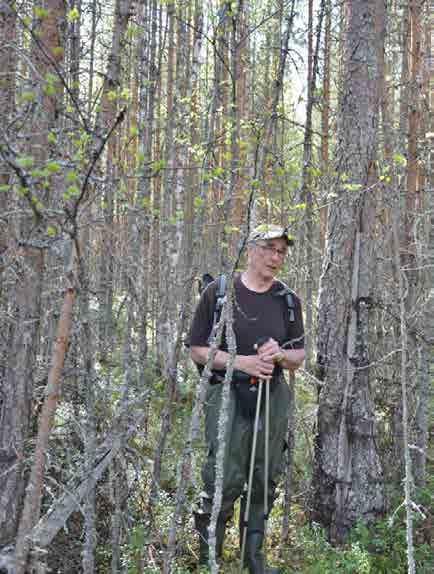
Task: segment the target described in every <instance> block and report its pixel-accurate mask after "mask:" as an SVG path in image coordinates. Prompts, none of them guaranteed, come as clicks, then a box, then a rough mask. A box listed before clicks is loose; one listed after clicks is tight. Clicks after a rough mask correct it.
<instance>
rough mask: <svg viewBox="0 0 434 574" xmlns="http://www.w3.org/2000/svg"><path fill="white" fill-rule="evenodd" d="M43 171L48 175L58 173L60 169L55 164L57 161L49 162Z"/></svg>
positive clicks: (58, 165)
mask: <svg viewBox="0 0 434 574" xmlns="http://www.w3.org/2000/svg"><path fill="white" fill-rule="evenodd" d="M45 169H46V170H47V172H48V173H59V171H60V170H61V169H62V168H61V166H60V164H59V163H57V161H50V162H48V163H47V165H46V166H45Z"/></svg>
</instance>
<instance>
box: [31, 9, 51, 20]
mask: <svg viewBox="0 0 434 574" xmlns="http://www.w3.org/2000/svg"><path fill="white" fill-rule="evenodd" d="M34 13H35V16H36V18H39V19H40V20H43V19H44V18H46V17H47V16H48V14H49V12H48V10H47V9H46V8H42V6H35V8H34Z"/></svg>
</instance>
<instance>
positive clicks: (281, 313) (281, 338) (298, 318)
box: [187, 275, 304, 355]
mask: <svg viewBox="0 0 434 574" xmlns="http://www.w3.org/2000/svg"><path fill="white" fill-rule="evenodd" d="M283 287H284V286H283V284H282V283H281V282H279V281H275V282H274V283H273V285H272V286H271V287H270V289H269V290H268V291H266V292H265V293H257V292H256V291H250V289H248V288H247V287H246V286H245V285H244V283H243V282H242V281H241V277H240V275H237V276H236V277H235V301H234V323H233V328H234V333H235V340H236V343H237V354H239V355H254V354H256V350H255V348H254V345H255V343H256V342H257V341H258V340H259V339H260V338H261V337H267V338H268V337H272V338H273V339H274V340H275V341H277V342H278V343H279V345H280V346H285V348H287V349H301V348H303V346H304V337H303V333H304V331H303V317H302V312H301V303H300V299H299V298H298V297H297V296H296V295H295V293H293V300H294V305H295V309H294V321H293V322H290V320H289V309H288V304H287V300H286V297H285V296H284V295H282V294H279V293H282V288H283ZM216 291H217V282H216V281H213V282H212V283H210V285H209V286H208V287H207V288H206V289H205V291H204V292H203V294H202V296H201V299H200V301H199V303H198V306H197V308H196V311H195V314H194V317H193V322H192V325H191V328H190V333H189V336H188V340H187V344H188V345H189V346H198V347H206V346H208V344H209V343H208V339H209V336H210V333H211V329H212V326H213V318H214V308H215V302H216ZM219 348H220V349H221V350H223V351H227V350H228V349H227V343H226V337H225V333H224V332H223V339H222V343H221V345H220V347H219Z"/></svg>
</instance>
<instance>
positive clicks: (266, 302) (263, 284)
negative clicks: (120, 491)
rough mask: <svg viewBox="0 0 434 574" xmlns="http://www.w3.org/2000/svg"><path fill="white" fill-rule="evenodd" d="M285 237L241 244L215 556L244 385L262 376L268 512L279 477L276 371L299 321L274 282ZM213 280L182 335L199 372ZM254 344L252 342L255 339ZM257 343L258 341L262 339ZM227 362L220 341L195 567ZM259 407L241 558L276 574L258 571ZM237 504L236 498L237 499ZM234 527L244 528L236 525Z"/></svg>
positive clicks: (246, 413)
mask: <svg viewBox="0 0 434 574" xmlns="http://www.w3.org/2000/svg"><path fill="white" fill-rule="evenodd" d="M290 245H292V240H291V239H290V237H289V236H288V233H287V230H286V229H284V228H282V227H279V226H276V225H269V224H265V225H261V226H259V227H257V228H256V229H254V230H253V231H252V233H251V234H250V235H249V238H248V241H247V269H246V270H245V271H244V272H243V273H241V274H239V275H237V276H236V277H235V280H234V288H235V302H234V322H233V328H234V332H235V338H236V343H237V355H236V356H235V362H234V373H235V374H234V377H233V381H232V384H231V390H230V403H229V413H228V426H227V431H226V448H225V456H224V468H223V471H224V478H223V497H222V505H221V510H220V514H219V517H218V521H217V528H216V539H217V544H216V551H217V555H221V551H222V545H223V537H224V531H225V526H226V523H227V521H228V520H229V519H230V518H231V517H232V514H233V506H234V503H235V501H236V500H237V499H238V498H239V497H240V496H241V495H242V493H243V490H244V487H245V484H246V482H247V479H248V476H247V474H248V469H249V461H250V455H251V445H252V437H253V423H254V412H255V405H254V404H253V405H252V397H253V400H256V395H257V393H255V392H251V391H255V390H256V389H257V387H256V388H253V387H252V386H251V383H252V382H255V381H258V380H259V379H262V380H264V381H266V384H269V385H270V434H269V462H268V476H269V481H268V508H269V509H271V506H272V503H273V501H274V496H275V489H276V482H277V479H278V476H279V474H280V472H281V467H282V460H283V452H284V448H285V439H286V431H287V424H288V407H289V389H288V386H287V384H286V382H285V378H284V376H283V370H287V371H295V370H296V369H297V368H298V367H299V366H300V365H301V363H302V362H303V360H304V349H303V320H302V313H301V304H300V300H299V299H298V297H297V296H296V295H295V294H293V293H292V292H291V295H290V300H291V302H293V308H292V310H290V309H289V308H288V298H287V296H286V294H287V293H288V289H287V288H285V286H284V285H283V284H282V283H281V282H280V281H277V280H276V275H277V274H278V273H279V271H280V270H281V268H282V266H283V264H284V262H285V259H286V256H287V253H288V247H289V246H290ZM216 293H217V282H213V283H211V284H210V285H209V286H208V287H207V288H206V290H205V291H204V293H203V294H202V297H201V300H200V302H199V304H198V306H197V309H196V312H195V315H194V318H193V323H192V326H191V330H190V335H189V345H190V350H191V357H192V359H193V361H194V362H195V363H196V364H197V365H198V366H199V368H203V365H205V364H206V363H207V361H208V356H209V352H210V348H209V337H210V334H211V330H212V328H213V320H214V310H215V305H216ZM261 340H262V342H260V343H259V344H258V341H261ZM264 341H265V342H264ZM229 360H230V355H229V353H228V350H227V341H226V338H225V334H224V333H223V339H222V343H221V345H220V347H219V350H218V351H217V353H216V355H215V357H214V360H213V364H212V369H213V376H212V378H211V379H210V381H209V386H208V389H207V397H206V404H205V435H206V442H207V446H208V455H207V459H206V461H205V464H204V467H203V469H202V478H203V482H204V492H203V493H202V495H203V497H202V500H201V504H200V509H199V511H198V512H197V513H195V521H196V529H197V530H198V532H199V535H200V541H201V543H200V562H207V560H208V545H207V539H208V532H207V528H208V525H209V521H210V515H211V510H212V497H213V493H214V482H215V459H216V454H217V450H218V444H217V436H218V428H217V425H218V419H219V410H220V403H221V396H222V384H221V382H222V380H223V379H224V372H225V368H226V366H227V364H228V361H229ZM263 410H264V409H262V408H261V414H260V417H261V418H260V426H259V433H258V436H257V448H256V456H255V471H254V477H253V485H252V492H251V505H250V512H249V520H248V524H247V538H246V555H245V560H246V564H247V566H248V568H249V572H250V573H251V574H264V573H265V572H277V570H267V569H265V566H264V559H263V555H262V551H261V549H262V543H263V538H264V518H265V517H264V430H263V429H264V426H265V425H264V421H263V416H264V414H263ZM242 507H243V500H242ZM241 518H242V517H241ZM242 526H243V527H244V526H246V525H244V524H242Z"/></svg>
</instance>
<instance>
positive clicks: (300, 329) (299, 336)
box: [287, 296, 304, 349]
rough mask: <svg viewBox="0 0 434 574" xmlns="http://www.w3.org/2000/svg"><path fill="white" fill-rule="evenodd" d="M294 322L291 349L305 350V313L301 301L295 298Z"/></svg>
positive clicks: (290, 337) (291, 331) (291, 330)
mask: <svg viewBox="0 0 434 574" xmlns="http://www.w3.org/2000/svg"><path fill="white" fill-rule="evenodd" d="M294 306H295V309H294V319H295V320H294V322H293V323H290V329H289V331H290V332H289V344H288V345H287V347H288V348H289V349H303V348H304V325H303V311H302V308H301V301H300V299H299V298H298V297H297V296H295V297H294Z"/></svg>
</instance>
